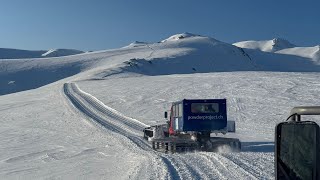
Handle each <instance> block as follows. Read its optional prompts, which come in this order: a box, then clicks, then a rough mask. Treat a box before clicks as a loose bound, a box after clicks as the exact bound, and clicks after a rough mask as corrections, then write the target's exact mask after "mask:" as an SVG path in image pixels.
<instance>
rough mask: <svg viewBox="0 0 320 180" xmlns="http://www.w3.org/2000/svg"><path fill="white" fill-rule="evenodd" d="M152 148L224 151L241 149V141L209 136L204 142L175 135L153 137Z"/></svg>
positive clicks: (185, 150)
mask: <svg viewBox="0 0 320 180" xmlns="http://www.w3.org/2000/svg"><path fill="white" fill-rule="evenodd" d="M150 142H151V144H152V149H154V150H156V151H160V152H165V153H176V152H177V153H181V152H193V151H206V152H224V151H229V152H230V151H233V152H240V151H241V143H240V141H239V139H235V138H223V137H210V139H209V140H207V141H206V142H205V143H201V142H199V141H194V140H191V139H178V138H175V137H167V138H163V139H153V140H151V141H150Z"/></svg>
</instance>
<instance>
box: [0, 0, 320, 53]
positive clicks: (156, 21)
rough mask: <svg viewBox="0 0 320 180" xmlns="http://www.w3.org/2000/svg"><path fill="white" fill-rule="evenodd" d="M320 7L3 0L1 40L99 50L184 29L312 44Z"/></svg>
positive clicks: (226, 37)
mask: <svg viewBox="0 0 320 180" xmlns="http://www.w3.org/2000/svg"><path fill="white" fill-rule="evenodd" d="M319 7H320V1H317V0H315V1H305V0H304V1H295V0H291V1H290V0H287V1H285V0H281V1H277V0H273V1H272V0H270V1H258V0H201V1H199V0H198V1H196V0H158V1H156V0H112V1H111V0H110V1H108V0H50V1H49V0H2V1H1V4H0V47H2V48H18V49H30V50H34V49H50V48H74V49H80V50H102V49H110V48H118V47H122V46H125V45H127V44H129V43H130V42H133V41H136V40H137V41H147V42H157V41H160V40H162V39H165V38H167V37H168V36H170V35H173V34H177V33H182V32H191V33H195V34H200V35H206V36H211V37H213V38H216V39H218V40H221V41H224V42H228V43H233V42H238V41H243V40H265V39H272V38H274V37H281V38H284V39H287V40H289V41H290V42H292V43H294V44H297V45H300V46H315V45H317V44H320V10H319Z"/></svg>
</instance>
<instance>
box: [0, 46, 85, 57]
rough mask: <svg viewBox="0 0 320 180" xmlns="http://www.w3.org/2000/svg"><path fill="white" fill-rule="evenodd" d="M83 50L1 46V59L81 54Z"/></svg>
mask: <svg viewBox="0 0 320 180" xmlns="http://www.w3.org/2000/svg"><path fill="white" fill-rule="evenodd" d="M81 53H83V51H79V50H74V49H50V50H48V51H45V50H39V51H31V50H21V49H9V48H0V59H22V58H42V57H59V56H69V55H75V54H81Z"/></svg>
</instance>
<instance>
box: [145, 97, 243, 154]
mask: <svg viewBox="0 0 320 180" xmlns="http://www.w3.org/2000/svg"><path fill="white" fill-rule="evenodd" d="M165 118H166V119H168V113H167V112H165ZM227 132H235V122H234V121H227V104H226V99H184V100H182V101H178V102H174V103H172V106H171V110H170V116H169V120H168V121H167V124H161V125H155V126H151V127H148V128H145V129H144V138H145V139H147V140H148V141H150V142H151V143H152V147H153V149H155V150H158V151H163V152H183V151H195V150H201V151H217V150H218V148H226V150H232V151H240V150H241V143H240V141H239V139H235V138H225V137H216V136H213V137H212V136H211V134H212V133H213V134H216V135H217V134H218V133H222V134H226V133H227Z"/></svg>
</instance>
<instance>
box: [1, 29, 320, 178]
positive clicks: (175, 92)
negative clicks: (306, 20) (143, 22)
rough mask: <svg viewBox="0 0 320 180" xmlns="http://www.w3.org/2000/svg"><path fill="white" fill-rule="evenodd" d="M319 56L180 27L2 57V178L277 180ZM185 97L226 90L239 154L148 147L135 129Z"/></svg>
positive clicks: (314, 50) (312, 101)
mask: <svg viewBox="0 0 320 180" xmlns="http://www.w3.org/2000/svg"><path fill="white" fill-rule="evenodd" d="M283 47H284V46H283ZM44 53H45V52H44ZM44 53H42V54H44ZM52 53H54V52H52ZM13 54H15V53H13ZM18 54H19V53H16V55H18ZM49 54H50V53H48V55H49ZM318 57H319V46H315V47H310V48H299V47H293V48H288V47H286V48H285V49H282V50H281V51H280V50H279V51H276V52H272V51H270V52H265V51H261V50H260V49H256V48H254V49H248V48H241V47H237V46H234V45H231V44H228V43H224V42H221V41H219V40H216V39H214V38H211V37H205V36H199V35H194V34H191V33H182V34H177V35H173V36H171V37H169V38H167V39H165V40H162V41H159V42H158V43H142V42H135V43H132V44H130V45H129V46H127V47H124V48H120V49H113V50H105V51H96V52H88V53H82V54H78V55H75V56H64V57H55V58H50V57H47V58H40V59H32V58H25V59H14V60H9V59H1V60H0V95H1V96H0V111H1V118H0V123H1V126H0V134H1V136H0V144H1V148H0V177H2V178H3V179H274V165H273V163H274V154H273V150H274V143H273V141H274V127H275V125H276V124H277V123H279V122H281V121H283V120H285V119H286V118H287V115H288V113H289V111H290V109H291V108H292V107H293V106H298V105H316V104H318V99H319V98H320V84H319V73H320V65H319V64H318V61H315V59H317V58H318ZM27 90H28V91H27ZM21 91H22V92H21ZM186 98H187V99H193V98H194V99H196V98H226V99H227V104H228V105H227V106H228V119H230V120H234V121H235V122H236V128H237V130H236V133H235V134H227V135H226V136H228V137H236V138H239V139H240V140H241V142H242V152H240V153H233V152H228V151H222V152H221V153H212V152H195V153H183V154H165V153H158V152H154V151H153V150H152V149H151V148H150V147H149V145H148V143H147V142H145V141H144V139H143V137H142V130H141V128H142V127H145V126H147V125H151V124H159V123H165V120H164V119H163V112H164V111H166V110H168V108H170V104H171V103H172V102H174V101H178V100H181V99H186ZM311 118H313V117H311ZM317 122H318V123H319V121H317Z"/></svg>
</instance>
